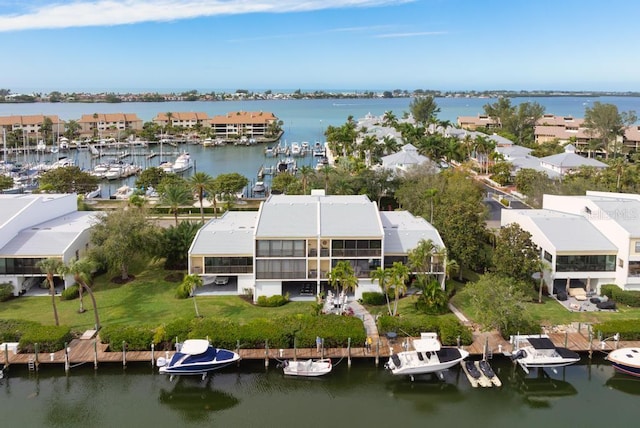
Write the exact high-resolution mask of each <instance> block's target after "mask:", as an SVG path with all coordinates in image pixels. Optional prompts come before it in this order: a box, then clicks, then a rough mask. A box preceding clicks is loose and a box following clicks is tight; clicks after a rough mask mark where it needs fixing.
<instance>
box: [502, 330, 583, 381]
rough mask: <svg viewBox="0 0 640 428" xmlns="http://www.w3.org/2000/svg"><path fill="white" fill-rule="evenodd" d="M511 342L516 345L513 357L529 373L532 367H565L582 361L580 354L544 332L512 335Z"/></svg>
mask: <svg viewBox="0 0 640 428" xmlns="http://www.w3.org/2000/svg"><path fill="white" fill-rule="evenodd" d="M511 343H513V346H514V351H513V353H512V354H511V359H512V360H513V361H515V362H517V363H518V364H520V367H522V369H523V370H524V371H525V372H527V373H528V372H529V368H531V367H541V368H553V367H564V366H569V365H571V364H575V363H577V362H578V361H580V355H578V354H577V353H575V352H573V351H571V350H569V349H567V348H561V347H558V346H556V345H554V344H553V342H552V341H551V339H549V336H547V335H544V334H541V335H533V336H528V335H524V336H522V335H518V336H511Z"/></svg>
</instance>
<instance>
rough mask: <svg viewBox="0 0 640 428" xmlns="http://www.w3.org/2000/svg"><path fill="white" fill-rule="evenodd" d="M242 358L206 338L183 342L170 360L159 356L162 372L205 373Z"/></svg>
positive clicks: (174, 373) (159, 365)
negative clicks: (214, 345) (212, 344)
mask: <svg viewBox="0 0 640 428" xmlns="http://www.w3.org/2000/svg"><path fill="white" fill-rule="evenodd" d="M238 360H240V355H238V354H237V353H236V352H233V351H228V350H226V349H220V348H214V347H213V346H211V344H210V343H209V341H208V340H206V339H189V340H185V341H184V342H183V343H182V346H180V348H179V349H178V352H176V353H175V354H174V355H173V357H171V359H170V360H167V359H166V358H164V357H160V358H158V361H157V363H158V367H160V373H161V374H168V375H205V374H207V373H208V372H211V371H214V370H219V369H221V368H223V367H226V366H228V365H229V364H233V363H234V362H236V361H238Z"/></svg>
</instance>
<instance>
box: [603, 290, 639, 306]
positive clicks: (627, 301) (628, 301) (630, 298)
mask: <svg viewBox="0 0 640 428" xmlns="http://www.w3.org/2000/svg"><path fill="white" fill-rule="evenodd" d="M600 294H602V295H605V296H607V297H609V298H610V299H612V300H615V301H616V302H618V303H620V304H622V305H627V306H631V307H633V308H637V307H640V291H628V290H622V289H620V287H618V286H617V285H615V284H606V285H603V286H602V287H601V288H600Z"/></svg>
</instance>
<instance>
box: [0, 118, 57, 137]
mask: <svg viewBox="0 0 640 428" xmlns="http://www.w3.org/2000/svg"><path fill="white" fill-rule="evenodd" d="M45 118H49V119H50V120H51V131H50V132H51V135H50V137H51V136H56V139H57V136H60V135H62V134H64V126H65V122H64V121H63V120H62V119H60V118H59V117H58V115H55V114H50V115H42V114H33V115H22V116H0V134H2V130H4V131H5V132H7V133H9V132H12V131H20V132H22V133H23V136H24V137H25V138H28V139H31V140H36V139H40V138H43V135H42V124H43V123H44V120H45Z"/></svg>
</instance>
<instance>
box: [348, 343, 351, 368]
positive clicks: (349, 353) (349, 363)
mask: <svg viewBox="0 0 640 428" xmlns="http://www.w3.org/2000/svg"><path fill="white" fill-rule="evenodd" d="M347 367H351V338H350V337H349V338H348V339H347Z"/></svg>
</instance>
